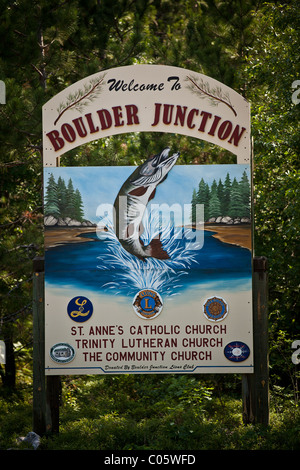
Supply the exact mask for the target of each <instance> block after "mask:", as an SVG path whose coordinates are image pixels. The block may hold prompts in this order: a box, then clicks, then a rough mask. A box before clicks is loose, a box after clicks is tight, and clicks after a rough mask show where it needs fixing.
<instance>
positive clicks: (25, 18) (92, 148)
mask: <svg viewBox="0 0 300 470" xmlns="http://www.w3.org/2000/svg"><path fill="white" fill-rule="evenodd" d="M0 11H1V22H0V35H1V43H0V50H1V54H0V79H1V80H2V81H3V82H4V83H5V87H6V103H5V104H4V103H2V104H0V116H1V119H0V139H1V155H0V170H1V195H0V197H1V199H0V201H1V205H0V211H1V212H0V218H1V219H0V228H1V240H0V243H1V245H0V250H1V251H0V255H1V277H0V295H1V303H0V340H3V341H4V342H5V345H6V364H5V366H4V365H0V375H1V383H0V397H1V410H2V413H1V414H2V416H0V421H1V420H3V421H2V424H1V430H0V448H3V447H5V445H11V442H12V441H11V440H12V438H13V436H15V435H17V433H18V432H19V433H24V432H25V431H26V430H28V431H29V430H30V426H31V421H30V414H28V413H29V410H30V403H31V402H30V400H31V399H32V397H31V387H32V361H31V359H32V346H33V345H32V264H33V263H32V261H33V258H34V257H35V256H43V253H44V251H43V250H44V247H43V205H42V195H43V180H42V116H41V110H42V106H43V104H44V103H46V102H47V101H48V100H49V99H50V98H51V97H52V96H54V95H55V94H57V93H58V92H60V91H61V90H63V89H65V88H66V87H67V86H69V85H71V84H72V83H75V82H76V81H78V80H80V79H82V78H84V77H86V76H89V75H91V74H93V73H96V72H99V71H101V70H105V69H107V68H112V67H117V66H122V65H131V64H143V63H150V64H165V65H173V66H178V67H183V68H188V69H190V70H195V71H196V72H200V73H203V74H206V75H208V76H210V77H213V78H215V79H217V80H219V81H220V82H222V83H224V84H226V85H228V86H230V87H231V88H233V89H234V90H236V91H237V92H238V93H241V94H242V95H243V96H244V97H245V98H246V99H247V100H248V101H249V102H250V104H251V115H252V136H253V142H254V153H253V183H254V184H253V188H254V199H253V202H254V219H255V220H254V244H255V255H256V256H266V257H267V258H268V264H269V271H268V274H269V306H268V308H269V351H270V355H269V360H270V392H271V399H272V400H275V398H276V400H277V401H276V403H277V405H276V406H277V408H276V409H277V411H278V410H280V413H281V411H282V409H283V408H282V407H283V404H282V403H284V409H285V410H286V409H287V408H289V409H292V416H293V422H297V423H298V424H297V426H298V427H297V428H296V429H297V431H295V427H293V426H292V425H291V424H290V428H291V429H292V431H291V433H290V435H289V437H287V436H286V435H285V441H283V440H282V439H278V444H273V445H274V446H275V447H276V445H278V446H279V448H280V446H281V447H284V446H285V445H286V446H287V448H290V447H289V446H292V447H293V446H294V447H296V448H298V449H299V448H300V442H299V438H295V437H294V436H295V435H299V426H300V420H299V413H298V415H296V412H297V410H298V402H299V390H298V380H299V368H298V366H297V364H295V361H294V362H293V361H292V353H293V352H294V351H293V349H292V343H293V342H294V341H297V340H300V323H299V319H298V316H299V311H300V295H299V277H300V269H299V268H300V266H299V222H300V207H299V188H300V187H299V166H300V165H299V163H300V160H299V148H300V134H299V110H300V103H299V101H300V92H299V91H297V89H298V90H299V88H300V82H299V79H300V73H299V44H300V40H299V39H300V38H299V26H300V14H299V5H298V2H297V1H296V0H291V1H286V2H282V4H280V3H279V2H275V1H274V2H267V3H265V2H262V1H259V0H244V1H240V0H229V1H225V2H224V1H221V0H203V1H202V0H199V1H197V0H185V1H182V0H178V1H176V2H171V1H168V0H136V1H134V0H101V1H97V0H75V1H68V0H64V1H63V0H50V1H49V0H34V1H31V0H30V1H29V0H15V1H10V0H0ZM295 86H296V88H295ZM124 139H125V140H124ZM156 139H158V140H159V142H160V143H161V145H164V144H165V143H166V142H165V139H166V136H165V135H163V134H162V135H158V136H156ZM176 139H177V141H178V147H180V148H182V149H184V152H183V154H184V161H181V162H180V163H182V164H193V163H200V164H206V163H207V164H209V163H234V162H235V159H234V156H233V155H231V154H229V153H228V152H225V151H224V150H222V149H218V148H215V147H213V146H211V145H210V144H208V143H207V142H202V141H200V140H197V141H196V140H193V139H188V138H186V137H184V136H179V135H178V136H174V140H175V141H176ZM156 144H157V140H156ZM156 144H155V145H156ZM153 145H154V144H153V138H152V136H151V134H147V133H142V134H132V135H131V134H126V135H125V137H124V136H122V137H120V138H118V137H114V138H106V139H100V140H98V141H94V142H92V143H90V144H87V145H85V146H84V147H82V148H77V149H75V150H73V151H71V152H68V153H67V154H66V155H65V156H64V157H62V159H61V165H62V166H87V165H90V166H97V165H135V164H139V163H140V162H141V161H142V159H144V158H145V155H144V154H143V149H145V147H147V148H148V150H149V154H150V153H151V152H152V150H153V151H155V149H154V148H153ZM86 382H87V383H85V382H84V379H80V380H79V379H77V380H76V381H75V380H74V381H72V380H70V379H64V380H63V395H64V402H63V403H64V407H65V408H64V409H65V410H66V411H65V413H66V416H68V418H65V419H66V422H69V431H70V430H71V427H70V426H71V425H70V422H71V421H72V419H75V418H74V416H75V415H74V416H73V415H72V413H75V412H77V415H76V416H77V418H76V419H77V420H79V416H80V405H79V403H80V397H81V398H82V399H83V402H85V399H86V397H87V393H88V392H87V390H89V391H90V393H92V391H93V390H94V393H95V390H97V397H98V398H97V399H96V398H95V396H96V395H93V394H92V396H93V399H94V400H95V401H96V400H99V396H100V397H101V396H102V398H103V403H104V402H105V400H106V398H105V393H110V394H115V400H118V398H117V397H119V399H120V401H119V402H118V403H119V405H120V403H121V401H122V400H121V395H122V397H123V398H122V399H124V396H127V399H128V402H127V405H126V406H125V404H124V401H122V403H123V405H122V406H123V407H125V408H126V410H127V411H126V413H127V414H126V416H127V417H128V416H129V415H130V416H131V419H133V413H135V414H134V419H135V427H134V426H132V425H129V424H128V421H126V420H125V421H124V419H125V418H124V416H125V415H124V414H123V415H122V419H121V417H120V416H121V414H122V412H121V408H120V409H118V406H117V404H116V403H117V401H116V402H114V403H112V398H111V395H110V400H108V398H107V402H105V403H106V408H105V409H106V411H104V408H103V412H102V415H101V419H102V421H101V423H100V424H99V423H98V427H96V429H98V431H97V432H99V433H100V434H97V436H96V438H95V439H96V441H93V440H91V441H90V442H99V440H100V439H101V440H102V443H103V442H104V444H102V445H104V446H105V445H106V446H107V448H115V447H116V446H121V447H120V448H122V446H123V448H126V446H127V448H131V447H130V446H133V444H132V443H131V444H130V442H131V441H130V439H132V441H135V443H136V442H137V441H138V442H139V446H140V448H144V447H147V446H148V447H150V448H151V446H153V447H155V446H156V447H157V448H162V447H163V446H166V447H165V448H168V447H167V446H170V445H173V446H174V445H177V446H179V447H175V448H180V445H182V446H183V447H182V448H184V445H185V447H187V446H192V447H189V448H203V446H204V448H205V446H206V444H203V441H201V436H200V437H199V435H198V438H197V439H196V436H197V433H195V431H192V430H191V429H190V428H188V426H191V425H190V421H189V420H191V415H190V413H191V412H192V411H193V410H198V411H197V412H196V411H193V412H194V413H196V415H193V422H195V419H196V418H195V416H197V423H198V424H199V422H201V423H202V425H203V422H204V414H203V410H204V408H205V406H204V402H205V400H206V399H207V398H213V397H215V396H217V395H218V394H221V395H222V397H223V398H222V400H224V396H225V395H226V393H229V392H230V393H231V394H233V395H234V393H237V396H239V392H240V388H239V387H240V385H239V383H240V382H239V380H238V379H237V378H236V377H232V376H227V377H223V376H221V377H220V376H218V377H212V376H210V377H203V376H202V377H199V376H196V377H194V378H187V377H181V376H178V377H177V378H176V377H162V376H160V377H155V376H153V377H152V378H150V377H143V376H135V377H129V376H128V377H125V376H124V377H115V378H113V377H111V378H104V379H99V378H98V379H97V380H96V379H95V382H93V381H92V379H91V378H88V379H86ZM87 384H88V385H87ZM149 389H151V392H150V391H149ZM104 390H106V392H105V391H104ZM147 390H148V392H147V393H146V391H147ZM145 393H146V395H147V394H148V395H147V396H148V398H149V397H150V398H149V400H148V402H147V403H148V404H149V403H152V404H153V406H154V408H153V409H152V411H151V412H152V413H153V412H155V413H156V415H157V416H156V419H158V417H160V420H159V421H156V422H155V424H154V422H150V421H147V419H146V418H147V411H146V405H145V403H144V402H143V398H142V397H143V396H145ZM163 396H164V398H167V400H169V403H168V407H166V408H165V409H164V412H163V411H162V409H163V404H162V403H163ZM24 397H25V398H24ZM84 397H85V399H84ZM139 400H140V405H138V403H139ZM172 400H173V401H172ZM278 400H279V401H278ZM212 401H213V400H212ZM91 402H93V400H91ZM133 402H134V403H136V406H137V407H138V406H139V407H138V408H130V406H129V405H128V403H133ZM279 402H280V406H279V405H278V403H279ZM16 403H17V405H16ZM24 403H27V406H28V408H26V409H25V411H24V409H23V408H22V407H24V406H25V405H24ZM171 403H173V405H174V406H173V405H171ZM179 403H180V406H181V408H180V407H179ZM159 404H161V409H160V411H159V412H158V408H159ZM194 405H195V406H194ZM85 406H86V403H85ZM120 406H121V405H120ZM128 406H129V408H128ZM131 406H132V407H133V405H131ZM172 406H173V408H172ZM185 406H186V408H185ZM210 406H212V405H210ZM214 406H216V407H217V405H216V402H214ZM224 406H225V405H224V401H223V402H222V406H221V408H220V409H219V412H218V413H219V414H218V418H217V421H218V423H220V422H221V421H222V416H223V417H224ZM68 407H69V408H68ZM97 407H98V414H99V413H100V414H101V411H99V410H101V405H100V404H99V402H98V401H97ZM155 407H156V408H155ZM178 407H179V408H178ZM182 407H183V408H182ZM125 408H124V409H125ZM124 409H123V413H125V411H124ZM129 409H130V410H131V411H129ZM216 409H217V408H215V410H216ZM12 410H14V413H16V412H17V411H19V414H17V415H15V414H13V415H12V414H11V413H12ZM67 410H69V412H70V413H71V414H68V411H67ZM70 410H71V411H70ZM109 410H110V411H109ZM117 410H118V411H117ZM142 410H144V415H143V413H142ZM154 410H156V411H154ZM172 410H173V411H174V410H175V411H176V413H175V411H174V416H175V414H176V416H175V417H174V416H173V414H172ZM200 410H202V411H201V412H200ZM212 410H213V408H211V409H210V412H211V413H212V414H214V413H213V411H212ZM207 412H208V411H207V410H206V413H207ZM22 413H24V415H23V414H22ZM78 413H79V414H78ZM85 413H86V410H85ZM90 413H91V411H90ZM105 413H106V414H105ZM107 413H108V414H107ZM149 413H150V412H149ZM182 413H188V414H187V415H185V414H184V415H183V414H182ZM197 413H198V414H197ZM9 416H15V418H11V421H10V420H9V418H8V417H9ZM21 416H22V418H21ZM83 416H88V415H87V414H85V415H83ZM99 416H100V415H99ZM99 416H98V418H99ZM105 416H106V417H105ZM178 416H180V417H181V418H180V419H179V418H178ZM183 416H184V419H183ZM205 416H206V419H207V420H209V418H208V417H207V414H206V415H205ZM295 416H298V418H297V419H296V418H295ZM62 419H63V418H62ZM86 419H87V420H88V418H86ZM89 419H90V421H89V422H93V429H95V426H94V425H95V421H93V420H95V419H96V418H95V416H94V415H93V417H92V416H91V415H89ZM99 419H100V418H99ZM126 419H127V418H126ZM210 419H212V415H210ZM199 420H200V421H199ZM297 420H298V421H297ZM229 421H231V423H234V424H235V425H236V426H238V425H237V423H236V422H235V421H234V420H232V414H231V419H230V420H229ZM229 421H228V422H229ZM3 423H6V424H3ZM124 423H125V424H124ZM142 423H144V424H142ZM145 423H146V424H145ZM163 423H164V424H163ZM187 423H189V424H187ZM210 423H212V421H211V422H210ZM289 423H290V422H289ZM131 424H132V423H131ZM81 425H82V423H81ZM222 425H223V426H225V427H226V429H227V434H226V436H227V437H226V439H227V440H226V439H225V440H224V433H223V441H222V442H223V444H222V445H224V446H225V444H224V442H225V441H226V442H227V444H226V445H228V446H230V445H231V444H230V442H233V441H234V436H235V435H234V432H235V431H234V429H237V428H234V429H231V430H228V426H229V424H228V423H227V424H226V425H225V424H224V422H223V424H222ZM86 426H87V427H88V425H87V422H86ZM126 426H128V429H127V428H126ZM143 426H144V427H143ZM147 426H148V427H147ZM151 426H153V429H160V428H159V426H165V428H164V432H162V433H161V436H162V435H164V438H165V440H166V439H167V437H170V441H169V442H168V443H166V442H165V443H164V444H163V443H162V441H160V442H158V441H157V442H155V443H154V441H153V440H152V441H151V439H153V434H151ZM199 426H200V425H199ZM199 426H198V429H199ZM282 426H283V424H282ZM200 427H201V426H200ZM283 427H284V426H283ZM81 429H84V426H83V425H82V427H81ZM90 429H91V428H89V430H90ZM100 429H102V431H101V432H102V434H101V432H100ZM120 429H122V437H120V436H121V432H120ZM129 429H130V430H131V431H132V433H134V432H135V433H136V434H134V436H133V435H132V436H131V437H129V436H130V432H129ZM166 430H167V431H168V432H167V431H166ZM171 430H172V432H173V433H174V436H173V435H172V434H171ZM175 430H176V433H175ZM127 431H128V432H127ZM77 432H78V429H77ZM90 432H91V431H90ZM103 433H104V434H105V433H106V434H105V435H106V436H107V437H106V440H105V439H104V438H103ZM168 433H169V434H168ZM8 434H9V436H8ZM79 434H80V433H79ZM158 434H159V432H158ZM125 435H126V436H127V437H126V438H125V437H124V436H125ZM150 435H152V438H150ZM239 435H240V436H243V434H241V431H240V430H239ZM108 436H109V437H108ZM141 436H142V437H141ZM171 436H173V438H172V439H171ZM292 436H293V438H292ZM73 437H74V436H73ZM97 439H98V440H97ZM118 439H119V440H118ZM126 439H127V440H126ZM202 439H203V435H202ZM236 439H238V438H237V435H236ZM249 439H250V438H249ZM70 440H71V439H70ZM120 440H121V444H120ZM1 441H2V442H1ZM254 441H255V443H254ZM258 441H259V442H260V443H262V442H264V441H263V438H262V435H261V434H260V435H259V437H258V435H256V437H255V439H254V440H252V441H251V442H252V444H250V443H249V440H248V441H247V443H248V444H249V447H251V446H252V447H254V448H255V446H258V447H259V444H258ZM288 441H289V443H288ZM117 442H118V444H117ZM176 442H177V444H176ZM200 442H202V444H201V443H200ZM279 442H280V443H279ZM170 443H172V444H170ZM174 443H175V444H174ZM247 443H246V444H243V445H247ZM284 443H286V444H284ZM55 445H56V448H57V447H58V446H59V443H58V441H56V443H55V444H53V446H55ZM70 445H71V444H70ZM77 445H78V446H81V448H85V444H83V443H82V442H81V444H77ZM91 445H95V446H96V444H91ZM135 445H136V446H137V445H138V444H135ZM210 445H216V446H220V445H221V444H220V441H218V440H217V439H215V440H214V439H213V440H212V441H211V443H210ZM233 445H234V444H233ZM241 445H242V444H241V440H239V441H238V442H236V447H234V448H238V446H241ZM47 446H48V447H49V446H50V444H49V442H48V443H47ZM201 446H202V447H201ZM66 447H67V444H66ZM208 448H209V447H208Z"/></svg>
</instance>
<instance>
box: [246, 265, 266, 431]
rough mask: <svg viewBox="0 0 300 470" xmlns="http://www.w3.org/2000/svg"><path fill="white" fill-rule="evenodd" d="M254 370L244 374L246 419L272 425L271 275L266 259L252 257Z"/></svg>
mask: <svg viewBox="0 0 300 470" xmlns="http://www.w3.org/2000/svg"><path fill="white" fill-rule="evenodd" d="M253 342H254V345H253V348H254V373H253V374H244V375H243V377H242V386H243V421H244V423H245V424H249V423H253V424H258V423H259V424H263V425H266V426H267V425H268V424H269V354H268V274H267V259H266V258H265V257H255V258H254V259H253Z"/></svg>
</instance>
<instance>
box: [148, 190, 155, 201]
mask: <svg viewBox="0 0 300 470" xmlns="http://www.w3.org/2000/svg"><path fill="white" fill-rule="evenodd" d="M155 193H156V188H155V189H153V191H152V193H151V195H150V197H149V201H151V199H154V196H155Z"/></svg>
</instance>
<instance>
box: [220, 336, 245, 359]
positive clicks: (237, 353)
mask: <svg viewBox="0 0 300 470" xmlns="http://www.w3.org/2000/svg"><path fill="white" fill-rule="evenodd" d="M249 354H250V349H249V347H248V346H247V344H245V343H243V342H242V341H232V342H231V343H228V344H227V346H225V348H224V355H225V357H226V358H227V359H229V361H232V362H243V361H245V360H246V359H247V358H248V357H249Z"/></svg>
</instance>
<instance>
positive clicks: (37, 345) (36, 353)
mask: <svg viewBox="0 0 300 470" xmlns="http://www.w3.org/2000/svg"><path fill="white" fill-rule="evenodd" d="M44 307H45V304H44V258H38V257H37V258H35V259H34V260H33V306H32V311H33V431H34V432H36V433H37V434H39V435H40V436H42V435H43V434H44V433H45V431H46V384H45V334H44V332H45V308H44Z"/></svg>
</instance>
